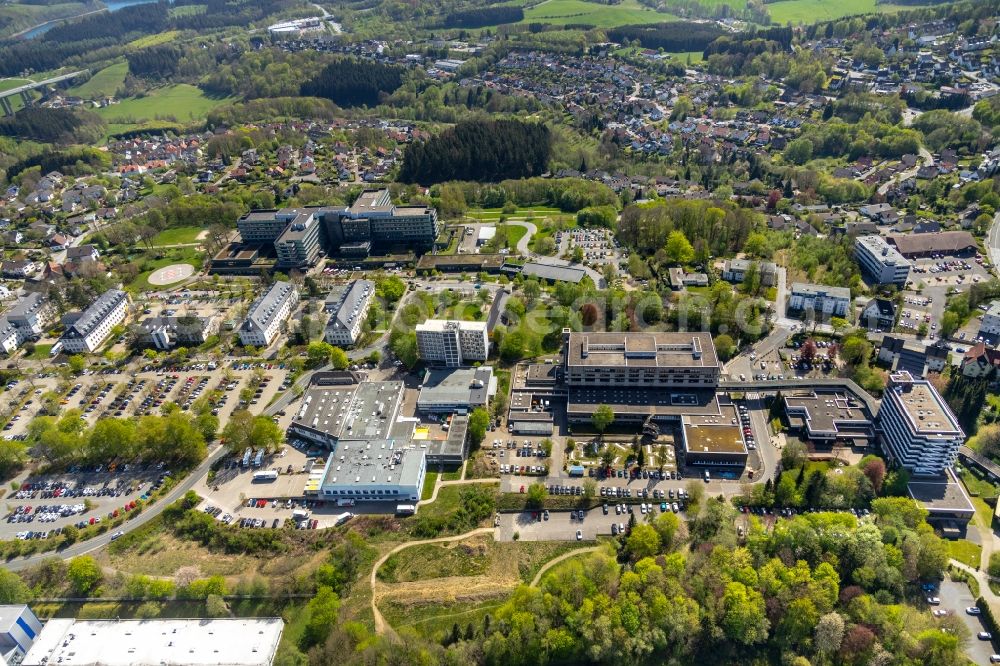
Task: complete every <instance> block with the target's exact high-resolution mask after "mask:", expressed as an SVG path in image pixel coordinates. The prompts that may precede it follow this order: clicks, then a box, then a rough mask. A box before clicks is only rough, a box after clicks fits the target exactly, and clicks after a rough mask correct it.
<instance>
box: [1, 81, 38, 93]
mask: <svg viewBox="0 0 1000 666" xmlns="http://www.w3.org/2000/svg"><path fill="white" fill-rule="evenodd" d="M26 83H31V81H29V80H28V79H0V92H3V91H6V90H10V89H11V88H16V87H18V86H23V85H24V84H26Z"/></svg>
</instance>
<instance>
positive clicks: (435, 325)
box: [415, 319, 486, 333]
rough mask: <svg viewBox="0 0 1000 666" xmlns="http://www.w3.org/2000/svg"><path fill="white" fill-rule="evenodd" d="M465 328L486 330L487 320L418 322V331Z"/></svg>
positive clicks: (466, 329) (430, 320) (467, 329)
mask: <svg viewBox="0 0 1000 666" xmlns="http://www.w3.org/2000/svg"><path fill="white" fill-rule="evenodd" d="M453 329H458V330H460V331H461V330H465V331H485V330H486V322H485V321H462V320H458V319H428V320H427V321H425V322H424V323H422V324H417V326H416V329H415V330H416V331H417V333H420V332H421V331H429V332H433V333H443V332H444V331H448V330H453Z"/></svg>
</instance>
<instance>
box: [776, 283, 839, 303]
mask: <svg viewBox="0 0 1000 666" xmlns="http://www.w3.org/2000/svg"><path fill="white" fill-rule="evenodd" d="M791 293H793V294H802V295H806V296H822V297H825V298H844V299H848V300H850V298H851V290H850V289H848V288H847V287H829V286H827V285H825V284H809V283H808V282H793V283H792V292H791Z"/></svg>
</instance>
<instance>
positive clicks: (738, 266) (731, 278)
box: [722, 259, 778, 287]
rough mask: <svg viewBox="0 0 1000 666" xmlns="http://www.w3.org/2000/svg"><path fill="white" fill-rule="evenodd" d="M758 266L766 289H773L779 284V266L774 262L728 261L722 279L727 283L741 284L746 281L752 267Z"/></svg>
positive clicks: (758, 272) (724, 266)
mask: <svg viewBox="0 0 1000 666" xmlns="http://www.w3.org/2000/svg"><path fill="white" fill-rule="evenodd" d="M753 264H756V265H757V274H758V275H759V276H760V283H761V284H762V285H764V286H765V287H773V286H774V285H775V284H777V282H778V265H777V264H775V263H774V262H773V261H751V260H750V259H728V260H726V263H725V264H724V265H723V268H722V279H723V280H725V281H726V282H735V283H737V284H741V283H742V282H743V280H745V279H746V276H747V272H749V271H750V266H751V265H753Z"/></svg>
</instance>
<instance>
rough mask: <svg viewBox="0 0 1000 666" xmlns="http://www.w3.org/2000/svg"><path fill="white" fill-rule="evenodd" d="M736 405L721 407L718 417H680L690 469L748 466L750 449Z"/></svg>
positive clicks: (709, 415)
mask: <svg viewBox="0 0 1000 666" xmlns="http://www.w3.org/2000/svg"><path fill="white" fill-rule="evenodd" d="M738 416H739V415H738V414H737V412H736V407H734V406H733V405H731V404H730V405H720V406H719V413H717V414H703V415H702V414H698V415H685V416H682V417H681V427H680V429H679V431H680V436H681V440H682V441H681V451H682V452H683V455H684V461H683V463H684V464H685V465H690V466H701V467H713V468H719V467H721V468H726V469H739V470H741V471H742V469H743V468H744V467H746V464H747V455H748V451H747V445H746V441H745V440H744V439H743V431H742V430H740V427H739V426H738V425H734V424H736V423H739V420H738Z"/></svg>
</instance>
